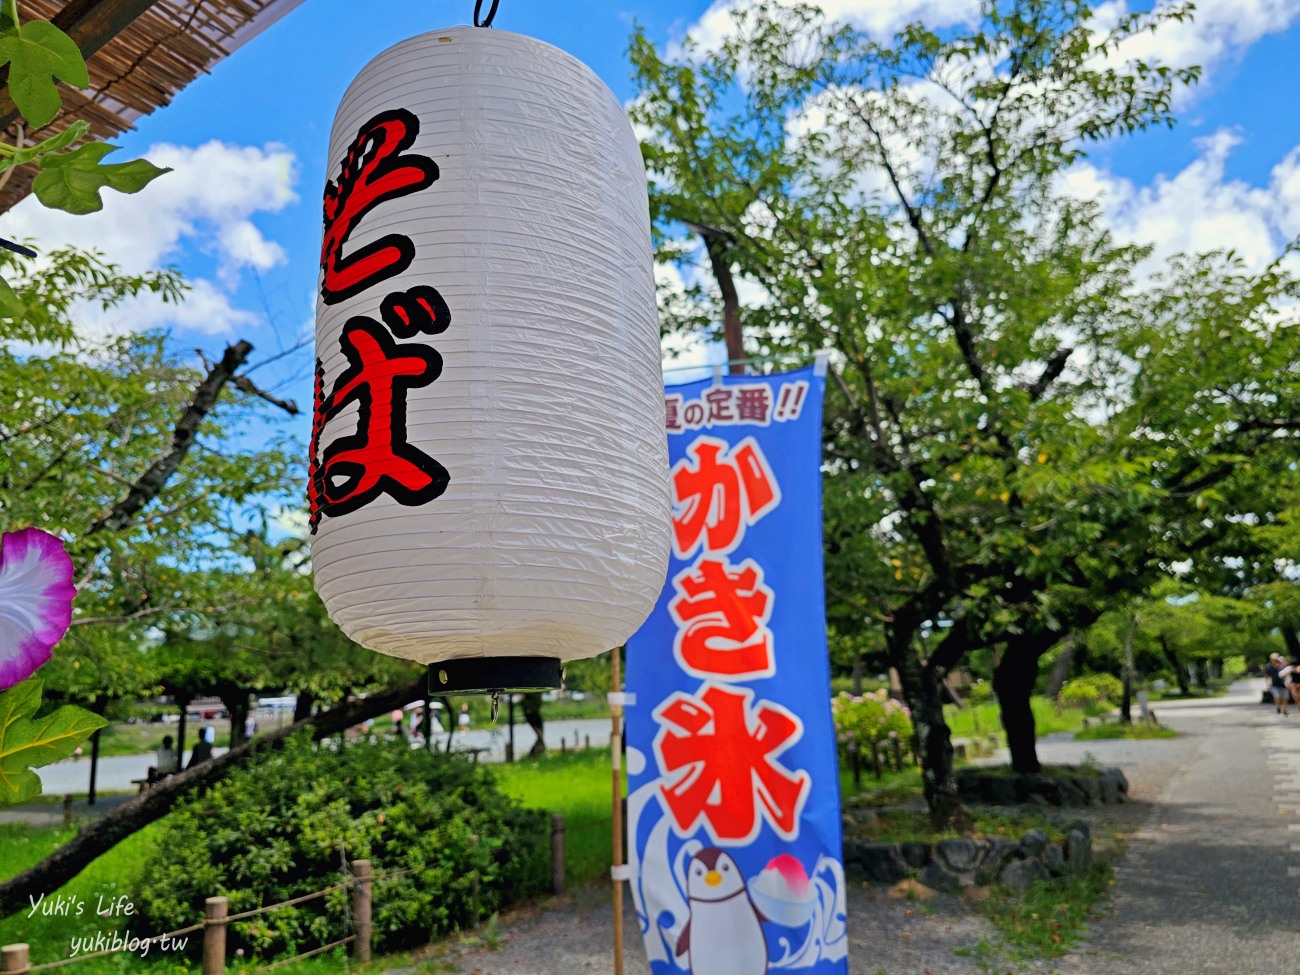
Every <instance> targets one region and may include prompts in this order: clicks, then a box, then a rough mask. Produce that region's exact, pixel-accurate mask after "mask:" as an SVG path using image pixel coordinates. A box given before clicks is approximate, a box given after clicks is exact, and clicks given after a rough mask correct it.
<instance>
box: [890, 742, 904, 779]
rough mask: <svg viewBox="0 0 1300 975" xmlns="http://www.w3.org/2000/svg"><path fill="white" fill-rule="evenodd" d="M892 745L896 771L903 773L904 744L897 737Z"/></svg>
mask: <svg viewBox="0 0 1300 975" xmlns="http://www.w3.org/2000/svg"><path fill="white" fill-rule="evenodd" d="M892 744H893V746H894V771H895V772H901V771H903V743H902V742H901V741H899V740H898V736H897V735H895V736H894V738H893V741H892Z"/></svg>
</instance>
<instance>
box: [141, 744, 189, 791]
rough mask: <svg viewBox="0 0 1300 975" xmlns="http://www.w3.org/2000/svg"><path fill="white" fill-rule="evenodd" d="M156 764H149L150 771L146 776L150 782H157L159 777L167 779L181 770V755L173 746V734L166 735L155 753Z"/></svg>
mask: <svg viewBox="0 0 1300 975" xmlns="http://www.w3.org/2000/svg"><path fill="white" fill-rule="evenodd" d="M153 760H154V764H153V765H151V766H149V772H148V773H147V774H146V775H145V778H146V779H148V780H149V781H150V782H157V781H158V780H159V779H165V778H166V777H167V776H169V775H173V774H175V773H176V772H178V771H179V770H180V767H181V762H180V757H179V756H178V755H177V754H176V749H175V748H173V747H172V736H171V735H164V736H163V740H162V745H161V746H159V748H158V751H157V752H156V753H155V754H154V759H153Z"/></svg>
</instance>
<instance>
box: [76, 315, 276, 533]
mask: <svg viewBox="0 0 1300 975" xmlns="http://www.w3.org/2000/svg"><path fill="white" fill-rule="evenodd" d="M252 351H253V346H252V344H251V343H249V342H244V341H239V342H236V343H235V344H234V345H232V346H229V347H228V348H227V349H226V352H225V355H223V356H222V357H221V361H220V362H219V363H217V364H216V365H214V366H213V367H212V368H211V369H210V370H209V371H208V375H207V377H206V378H204V380H203V381H202V382H201V383H199V385H198V388H197V389H195V391H194V397H193V399H191V400H190V405H189V406H187V407H186V408H185V412H184V413H183V414H182V415H181V418H180V420H179V422H177V424H176V429H175V432H174V433H173V435H172V446H171V449H170V450H168V451H167V452H166V453H165V454H163V455H162V456H161V457H159V458H158V459H157V460H156V461H154V462H153V463H152V464H151V465H149V469H148V470H147V471H145V472H144V473H143V474H142V475H140V477H139V479H137V480H136V482H135V483H134V484H132V485H131V488H130V490H128V491H127V493H126V496H125V497H123V498H122V499H121V500H119V501H118V502H117V503H116V504H114V505H113V507H112V508H111V509H109V511H108V513H107V514H105V515H104V516H103V517H102V518H99V519H98V520H97V521H96V522H95V523H94V524H93V525H91V526H90V530H89V531H88V532H87V533H86V534H87V535H94V534H96V533H98V532H101V531H120V530H121V529H123V528H125V527H126V526H127V525H129V524H130V523H131V522H132V520H134V518H135V516H136V514H138V513H139V511H140V510H141V509H142V508H143V507H144V506H145V505H147V504H148V503H149V502H150V501H152V500H153V499H154V498H156V497H157V496H158V493H159V492H160V491H162V489H163V486H164V485H165V484H166V483H167V479H168V478H170V477H171V476H172V474H174V473H175V472H176V469H177V468H178V467H180V465H181V461H183V460H184V459H185V455H186V454H187V453H189V450H190V447H191V446H192V445H193V444H194V438H195V436H196V435H197V434H198V431H199V425H200V424H201V423H202V422H203V420H204V419H205V418H206V417H207V415H208V414H209V413H210V412H211V411H212V408H213V407H214V406H215V405H216V402H217V397H218V396H220V395H221V390H222V389H223V388H224V387H225V385H226V383H228V382H230V380H231V378H232V377H233V376H234V375H235V370H236V369H238V368H239V367H240V366H242V365H243V364H244V363H245V361H247V359H248V353H250V352H252Z"/></svg>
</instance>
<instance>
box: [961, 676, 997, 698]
mask: <svg viewBox="0 0 1300 975" xmlns="http://www.w3.org/2000/svg"><path fill="white" fill-rule="evenodd" d="M991 700H993V682H992V681H988V680H984V679H983V678H981V679H979V680H977V681H976V682H975V683H974V684H971V686H970V687H968V688H966V701H967V703H968V704H987V703H988V702H989V701H991Z"/></svg>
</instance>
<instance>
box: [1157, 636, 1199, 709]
mask: <svg viewBox="0 0 1300 975" xmlns="http://www.w3.org/2000/svg"><path fill="white" fill-rule="evenodd" d="M1160 652H1161V653H1163V654H1164V656H1165V660H1166V661H1168V663H1169V666H1170V667H1172V668H1173V670H1174V678H1175V679H1176V680H1177V681H1178V693H1179V694H1181V695H1182V696H1183V697H1190V696H1191V694H1192V688H1191V685H1190V684H1188V682H1187V670H1186V668H1184V667H1183V662H1182V661H1181V660H1179V659H1178V651H1177V650H1175V649H1174V648H1173V647H1172V646H1170V644H1169V640H1168V639H1166V638H1165V637H1163V636H1162V637H1161V638H1160Z"/></svg>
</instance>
